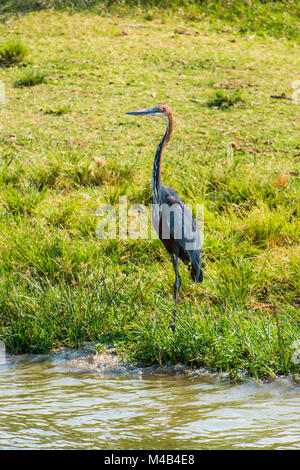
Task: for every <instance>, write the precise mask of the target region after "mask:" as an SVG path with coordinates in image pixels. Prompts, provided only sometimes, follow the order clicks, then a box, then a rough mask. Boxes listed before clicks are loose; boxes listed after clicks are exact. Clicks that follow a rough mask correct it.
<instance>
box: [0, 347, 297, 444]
mask: <svg viewBox="0 0 300 470" xmlns="http://www.w3.org/2000/svg"><path fill="white" fill-rule="evenodd" d="M70 359H74V358H72V357H71V358H70V357H67V356H66V355H60V354H59V353H58V354H56V355H53V356H24V357H21V358H8V359H7V360H6V362H5V364H0V396H1V407H0V448H1V449H122V450H126V449H144V450H146V449H151V450H156V449H164V450H178V449H184V450H196V449H299V448H300V407H299V398H300V386H299V385H296V384H294V383H293V382H292V381H291V380H283V379H278V380H275V381H274V382H272V383H271V384H263V385H261V384H257V383H255V382H253V381H250V382H249V381H248V382H247V383H243V384H241V385H235V384H231V383H230V382H229V381H226V380H225V381H224V380H220V379H218V378H217V377H215V376H210V375H208V374H204V375H203V376H202V375H199V376H195V377H187V376H184V375H182V374H180V375H155V374H152V375H145V376H143V375H141V372H140V371H139V370H137V369H134V370H131V371H127V370H125V369H124V368H122V367H120V368H119V369H118V368H116V366H111V364H110V367H108V365H107V363H106V364H104V366H103V367H102V366H101V367H100V366H99V364H97V366H96V367H95V364H93V362H86V363H85V364H84V363H83V362H80V361H76V360H70Z"/></svg>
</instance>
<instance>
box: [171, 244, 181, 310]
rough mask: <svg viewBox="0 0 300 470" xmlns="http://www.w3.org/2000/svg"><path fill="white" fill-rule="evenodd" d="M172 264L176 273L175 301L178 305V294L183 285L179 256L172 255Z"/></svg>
mask: <svg viewBox="0 0 300 470" xmlns="http://www.w3.org/2000/svg"><path fill="white" fill-rule="evenodd" d="M171 259H172V264H173V268H174V271H175V283H174V300H175V302H176V304H177V303H178V294H179V289H180V285H181V278H180V275H179V271H178V254H177V253H176V254H175V255H174V254H173V253H172V254H171Z"/></svg>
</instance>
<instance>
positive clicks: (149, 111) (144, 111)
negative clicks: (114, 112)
mask: <svg viewBox="0 0 300 470" xmlns="http://www.w3.org/2000/svg"><path fill="white" fill-rule="evenodd" d="M155 111H157V108H147V109H141V110H140V111H129V112H128V113H126V114H133V115H134V116H136V115H138V116H144V115H146V114H154V113H155Z"/></svg>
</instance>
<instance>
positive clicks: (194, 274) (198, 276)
mask: <svg viewBox="0 0 300 470" xmlns="http://www.w3.org/2000/svg"><path fill="white" fill-rule="evenodd" d="M191 278H192V279H193V281H194V282H203V271H202V269H201V265H200V264H199V263H194V264H193V265H192V269H191Z"/></svg>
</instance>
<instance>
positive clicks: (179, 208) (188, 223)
mask: <svg viewBox="0 0 300 470" xmlns="http://www.w3.org/2000/svg"><path fill="white" fill-rule="evenodd" d="M164 211H165V212H164ZM162 215H163V221H164V223H165V224H166V227H165V228H166V229H167V230H169V232H170V235H171V236H172V237H173V238H174V240H176V241H177V243H178V244H179V245H180V247H181V248H182V250H183V251H184V253H185V254H186V257H187V259H188V260H189V261H190V263H191V265H192V272H191V276H192V278H193V280H195V281H198V282H202V280H203V275H202V270H201V248H202V242H201V236H200V231H199V228H198V225H197V223H196V220H195V219H194V217H193V216H192V214H191V212H190V211H189V209H188V207H187V206H186V205H185V204H184V203H183V201H181V199H180V198H179V196H178V194H177V193H176V192H175V191H174V190H172V189H171V188H166V187H163V191H162Z"/></svg>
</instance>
